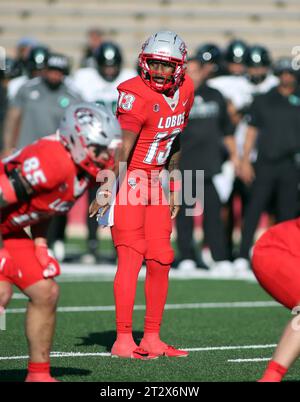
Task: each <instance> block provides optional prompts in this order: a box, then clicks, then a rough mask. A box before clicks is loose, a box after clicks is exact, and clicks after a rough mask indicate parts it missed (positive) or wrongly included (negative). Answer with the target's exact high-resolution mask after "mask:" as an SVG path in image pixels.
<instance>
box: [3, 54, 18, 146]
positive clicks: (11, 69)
mask: <svg viewBox="0 0 300 402" xmlns="http://www.w3.org/2000/svg"><path fill="white" fill-rule="evenodd" d="M19 75H20V69H19V66H18V64H17V63H16V61H15V60H14V59H12V58H10V57H6V58H5V69H4V70H0V152H1V153H2V152H3V128H4V121H5V116H6V111H7V107H8V97H7V87H8V84H9V82H10V80H12V79H14V78H16V77H18V76H19Z"/></svg>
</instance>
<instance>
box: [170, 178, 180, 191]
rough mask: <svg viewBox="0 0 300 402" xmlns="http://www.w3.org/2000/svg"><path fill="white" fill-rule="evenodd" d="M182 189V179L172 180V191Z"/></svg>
mask: <svg viewBox="0 0 300 402" xmlns="http://www.w3.org/2000/svg"><path fill="white" fill-rule="evenodd" d="M180 190H181V181H179V180H177V181H170V191H171V193H174V192H175V191H176V192H177V191H180Z"/></svg>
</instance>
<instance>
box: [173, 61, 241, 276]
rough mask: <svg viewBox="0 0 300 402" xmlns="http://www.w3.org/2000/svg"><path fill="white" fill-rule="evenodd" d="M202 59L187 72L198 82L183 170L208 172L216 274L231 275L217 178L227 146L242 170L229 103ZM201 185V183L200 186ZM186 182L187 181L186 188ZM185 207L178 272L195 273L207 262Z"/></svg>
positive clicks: (209, 238)
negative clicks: (196, 243)
mask: <svg viewBox="0 0 300 402" xmlns="http://www.w3.org/2000/svg"><path fill="white" fill-rule="evenodd" d="M205 67H206V65H205V63H203V62H202V60H201V61H199V59H198V58H193V59H190V60H189V62H188V68H187V72H188V74H189V75H190V77H191V78H192V80H193V81H194V85H195V100H194V105H193V107H192V110H191V112H190V117H189V122H188V125H187V127H186V128H185V132H184V141H182V142H181V161H180V168H181V170H182V172H183V171H184V170H192V171H193V175H194V177H193V188H194V189H195V185H196V184H197V183H196V182H195V177H196V175H195V171H196V170H204V216H203V219H204V221H203V229H204V238H205V241H206V242H207V244H208V246H209V248H210V250H211V253H212V257H213V259H214V261H215V266H214V268H215V272H217V273H220V274H231V273H232V264H231V263H230V262H229V261H228V259H229V256H228V252H227V248H226V241H225V231H224V225H223V222H222V218H221V207H222V203H221V197H220V195H219V193H218V190H217V187H216V183H215V181H214V178H215V176H216V175H217V174H219V173H220V172H221V165H222V157H223V155H222V153H223V144H225V145H226V147H227V150H228V152H229V157H230V159H231V161H232V162H233V165H234V166H235V167H236V168H237V167H238V158H237V152H236V147H235V141H234V137H233V135H232V134H233V126H232V124H231V122H230V118H229V115H228V113H227V104H226V101H225V99H224V98H223V96H222V95H221V93H220V92H219V91H217V90H216V89H213V88H210V87H209V86H208V85H207V82H206V81H207V78H208V74H209V72H208V70H207V69H206V68H205ZM198 184H199V183H198ZM184 185H185V182H184V180H183V186H184ZM186 208H187V206H186V205H184V204H183V206H182V207H181V209H180V212H179V215H178V218H177V242H178V248H179V251H180V254H181V262H180V264H179V266H178V269H182V270H184V271H186V270H191V269H194V268H196V266H197V265H198V266H199V265H200V267H201V266H202V267H203V266H204V264H203V262H202V261H201V259H200V261H197V260H198V257H197V255H196V254H195V250H194V245H193V244H194V243H193V219H194V218H193V217H191V216H186Z"/></svg>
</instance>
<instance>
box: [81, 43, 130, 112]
mask: <svg viewBox="0 0 300 402" xmlns="http://www.w3.org/2000/svg"><path fill="white" fill-rule="evenodd" d="M95 59H96V65H97V69H95V68H92V67H86V68H81V69H79V70H78V71H77V72H76V73H75V74H74V84H75V86H76V88H77V91H79V93H80V94H81V96H82V98H83V99H84V100H85V101H87V102H97V103H101V104H103V105H105V106H106V107H107V108H110V109H112V110H113V112H115V111H116V106H117V101H118V91H117V86H118V85H119V84H121V82H124V81H126V80H128V79H130V78H133V77H134V76H135V75H137V73H136V72H135V70H133V69H127V68H122V64H123V57H122V53H121V50H120V48H119V47H118V46H117V45H116V44H115V43H113V42H103V43H102V44H101V45H100V46H99V48H98V49H97V50H96V52H95Z"/></svg>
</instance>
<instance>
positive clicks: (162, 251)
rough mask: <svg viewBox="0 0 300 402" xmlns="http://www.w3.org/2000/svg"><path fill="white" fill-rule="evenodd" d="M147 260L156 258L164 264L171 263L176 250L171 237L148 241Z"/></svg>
mask: <svg viewBox="0 0 300 402" xmlns="http://www.w3.org/2000/svg"><path fill="white" fill-rule="evenodd" d="M145 258H146V260H155V261H157V262H159V263H160V264H163V265H170V264H172V262H173V261H174V250H173V249H172V247H171V243H170V239H151V240H148V241H147V251H146V255H145Z"/></svg>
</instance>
